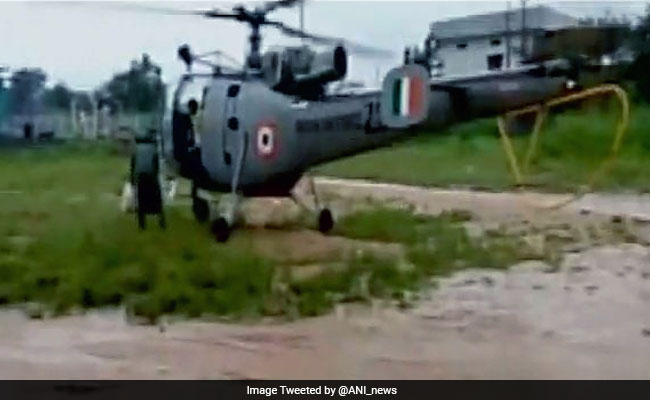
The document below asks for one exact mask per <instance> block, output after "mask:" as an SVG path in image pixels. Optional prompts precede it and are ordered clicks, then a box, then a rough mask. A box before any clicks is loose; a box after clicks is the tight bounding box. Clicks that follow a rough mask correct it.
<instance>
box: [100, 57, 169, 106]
mask: <svg viewBox="0 0 650 400" xmlns="http://www.w3.org/2000/svg"><path fill="white" fill-rule="evenodd" d="M103 92H105V93H107V94H108V95H109V96H110V97H111V98H112V99H113V100H114V101H115V102H116V103H118V104H119V106H120V108H121V109H123V110H125V111H136V112H153V111H156V110H157V109H158V107H159V105H160V104H161V99H162V96H163V95H164V90H163V84H162V81H161V79H160V67H158V66H157V65H155V64H154V63H153V62H152V61H151V59H150V58H149V56H148V55H147V54H144V55H143V56H142V58H141V59H140V60H133V61H132V62H131V67H130V68H129V70H128V71H124V72H120V73H117V74H115V75H114V76H113V77H112V78H111V80H110V81H109V82H108V83H107V84H106V85H105V87H104V88H103Z"/></svg>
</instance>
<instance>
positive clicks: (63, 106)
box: [43, 83, 74, 110]
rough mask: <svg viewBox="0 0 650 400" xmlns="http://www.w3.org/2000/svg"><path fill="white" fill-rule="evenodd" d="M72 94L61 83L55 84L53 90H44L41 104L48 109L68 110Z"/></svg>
mask: <svg viewBox="0 0 650 400" xmlns="http://www.w3.org/2000/svg"><path fill="white" fill-rule="evenodd" d="M73 96H74V93H73V92H72V91H71V90H70V89H69V88H68V87H67V86H66V85H65V84H63V83H57V84H56V85H55V86H54V87H53V88H51V89H46V90H45V93H44V94H43V103H44V104H45V106H47V107H48V108H50V109H57V110H68V109H69V108H70V103H71V101H72V98H73Z"/></svg>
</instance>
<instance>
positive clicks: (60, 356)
mask: <svg viewBox="0 0 650 400" xmlns="http://www.w3.org/2000/svg"><path fill="white" fill-rule="evenodd" d="M318 190H319V191H320V192H321V193H322V194H323V196H324V197H326V198H328V199H329V200H330V202H331V203H332V204H333V208H334V210H335V212H336V211H337V210H338V211H339V212H343V211H341V210H344V209H349V208H350V204H357V203H362V202H369V201H370V202H390V203H397V204H398V205H405V206H412V207H413V208H414V209H415V211H416V212H421V213H432V214H436V213H439V212H440V211H443V210H451V209H454V210H458V209H464V210H470V211H472V213H473V214H475V216H476V217H475V219H474V220H473V221H472V225H470V226H468V228H469V229H470V230H474V231H477V232H479V233H477V234H481V233H480V232H482V231H485V230H489V229H493V228H494V227H495V226H496V227H499V229H522V232H524V231H525V232H526V233H525V234H526V235H529V236H530V239H531V241H533V242H535V241H536V240H537V238H536V236H535V235H532V234H530V232H538V233H539V232H542V233H543V237H544V238H549V237H555V238H559V239H560V240H561V239H563V238H566V239H567V241H568V242H570V244H569V245H567V246H565V247H563V250H562V254H561V255H562V257H561V261H560V263H559V268H558V267H553V266H551V265H548V264H546V263H544V262H542V261H526V262H524V263H521V264H518V265H516V266H513V267H512V268H511V269H510V270H508V271H506V272H502V271H486V270H480V269H476V270H466V271H463V272H461V273H458V274H456V275H454V276H451V277H448V278H442V279H439V280H438V282H437V284H438V287H437V288H436V289H433V288H432V289H430V290H428V291H427V292H426V293H423V295H422V296H421V298H420V300H418V301H416V302H415V303H414V306H413V307H412V308H407V309H397V308H395V307H391V306H386V305H385V304H380V303H376V304H374V305H372V306H366V305H354V304H352V305H341V306H338V307H337V308H336V310H335V311H334V312H333V313H331V314H329V315H326V316H323V317H318V318H309V319H302V320H299V321H296V322H290V323H286V322H283V323H280V322H278V321H272V320H268V321H267V320H265V321H257V322H255V323H248V324H246V323H240V324H232V323H214V322H200V321H167V322H165V323H162V324H161V325H159V326H135V325H129V324H128V323H127V319H126V318H125V316H124V313H123V311H122V310H103V311H93V312H89V313H87V314H85V315H75V316H67V317H61V318H55V319H47V320H30V319H27V318H26V317H25V316H24V314H23V313H22V312H19V311H18V310H12V309H5V310H3V311H0V377H2V378H19V379H23V378H54V379H58V378H75V379H76V378H89V379H95V378H96V379H106V378H116V379H117V378H125V379H133V378H162V379H167V378H183V379H184V378H194V379H196V378H198V379H203V378H217V379H219V378H224V379H233V378H234V379H237V378H295V379H307V378H323V379H338V378H351V379H357V378H359V379H380V378H394V379H422V378H425V379H426V378H450V379H456V378H488V379H491V378H498V379H500V378H514V379H519V378H532V379H536V378H560V379H568V378H587V379H599V378H635V379H636V378H639V379H649V378H650V223H649V222H647V221H650V198H648V197H647V196H643V195H632V194H630V195H587V196H585V197H582V198H580V199H573V200H575V201H572V202H569V203H567V201H568V200H572V198H571V196H568V195H567V196H565V195H546V194H545V195H542V194H534V193H477V192H470V191H463V190H458V191H454V190H431V189H423V188H413V187H405V186H397V185H384V184H370V183H367V182H361V181H339V180H330V179H320V180H318ZM247 207H248V209H247V210H248V211H247V212H248V214H249V220H251V221H255V220H258V222H259V220H264V218H265V217H264V215H261V216H260V212H259V211H257V212H256V210H264V211H265V212H266V213H268V214H269V215H268V216H267V217H266V218H267V219H268V218H272V216H271V215H273V216H277V215H278V213H279V212H280V211H279V210H286V207H287V206H285V205H283V204H282V202H277V201H273V200H270V201H267V202H266V203H251V204H249V205H248V206H247ZM288 212H289V213H290V212H293V211H291V210H290V211H288ZM262 214H263V213H262ZM612 224H613V225H612ZM522 227H524V228H522ZM612 227H614V228H612ZM616 227H618V228H616ZM610 228H611V229H613V230H616V231H617V232H616V233H611V232H600V233H599V234H594V233H593V232H594V231H598V230H599V229H600V230H607V229H610ZM549 232H551V234H549ZM522 234H524V233H522ZM259 235H260V240H259V241H258V242H259V246H260V247H261V248H262V249H263V248H264V247H265V246H266V247H269V248H271V247H274V246H276V244H275V243H277V242H272V241H270V239H269V236H270V235H284V236H286V238H285V239H286V240H284V241H283V242H286V243H296V242H298V241H300V242H301V243H303V245H302V246H300V248H301V249H303V251H312V252H318V251H321V252H326V251H327V249H328V247H332V246H335V245H336V246H337V247H340V246H345V244H344V243H340V242H341V241H342V240H343V239H342V238H337V237H323V236H321V235H320V234H317V233H315V232H311V231H292V232H282V231H274V232H266V231H261V232H260V233H259ZM569 238H570V239H571V240H568V239H569ZM367 245H368V246H376V244H372V243H370V244H367ZM539 246H541V247H543V246H545V242H544V241H543V240H542V243H541V244H539ZM293 247H296V246H293ZM276 250H277V249H276ZM290 250H291V246H289V247H285V248H284V250H282V251H280V252H279V253H288V252H289V251H290ZM388 251H398V249H397V250H396V249H392V250H391V249H389V250H388Z"/></svg>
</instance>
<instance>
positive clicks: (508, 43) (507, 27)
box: [506, 0, 512, 68]
mask: <svg viewBox="0 0 650 400" xmlns="http://www.w3.org/2000/svg"><path fill="white" fill-rule="evenodd" d="M510 8H511V3H510V0H508V8H507V11H506V68H510V67H511V66H512V65H511V63H510V36H511V32H510Z"/></svg>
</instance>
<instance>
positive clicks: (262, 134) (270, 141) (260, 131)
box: [255, 122, 279, 159]
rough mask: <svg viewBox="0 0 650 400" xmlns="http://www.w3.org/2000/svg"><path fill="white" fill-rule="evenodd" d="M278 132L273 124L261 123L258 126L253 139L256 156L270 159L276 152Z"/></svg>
mask: <svg viewBox="0 0 650 400" xmlns="http://www.w3.org/2000/svg"><path fill="white" fill-rule="evenodd" d="M278 144H279V143H278V130H277V127H276V126H275V124H274V123H271V122H263V123H261V124H259V125H258V127H257V133H256V137H255V148H256V150H257V155H258V156H260V157H261V158H265V159H271V158H273V157H275V155H276V154H277V152H278Z"/></svg>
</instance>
